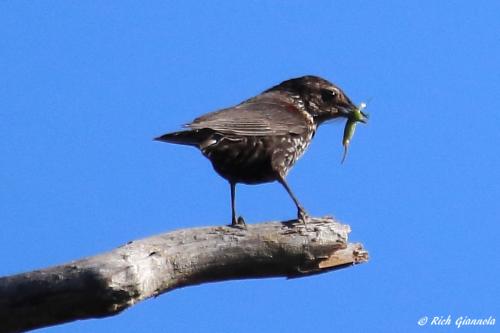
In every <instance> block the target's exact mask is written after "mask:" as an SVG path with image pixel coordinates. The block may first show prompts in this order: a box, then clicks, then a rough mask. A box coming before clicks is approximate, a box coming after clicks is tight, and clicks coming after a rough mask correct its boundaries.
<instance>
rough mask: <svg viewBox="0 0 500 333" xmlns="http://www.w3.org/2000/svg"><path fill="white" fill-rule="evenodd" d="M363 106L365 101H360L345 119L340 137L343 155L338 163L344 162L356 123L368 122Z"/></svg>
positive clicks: (364, 106)
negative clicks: (342, 135)
mask: <svg viewBox="0 0 500 333" xmlns="http://www.w3.org/2000/svg"><path fill="white" fill-rule="evenodd" d="M365 108H366V103H364V102H362V103H360V104H359V106H358V108H357V109H356V110H354V111H353V112H352V113H351V114H350V116H349V118H348V119H347V122H346V124H345V128H344V137H343V139H342V145H343V146H344V155H343V156H342V161H341V162H340V163H344V161H345V158H346V156H347V150H348V148H349V144H350V142H351V139H352V137H353V135H354V131H355V130H356V123H358V122H361V123H364V124H366V123H367V122H368V114H366V113H364V112H363V110H364V109H365Z"/></svg>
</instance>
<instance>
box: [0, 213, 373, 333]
mask: <svg viewBox="0 0 500 333" xmlns="http://www.w3.org/2000/svg"><path fill="white" fill-rule="evenodd" d="M349 232H350V228H349V226H347V225H342V224H339V223H337V222H335V221H334V220H333V219H331V218H315V219H311V221H310V222H309V223H308V224H307V226H304V225H303V224H302V223H297V222H296V221H289V222H270V223H262V224H254V225H249V226H248V229H247V230H241V229H238V228H233V227H226V226H222V227H205V228H192V229H183V230H178V231H173V232H169V233H165V234H161V235H157V236H153V237H149V238H146V239H142V240H137V241H133V242H129V243H127V244H126V245H123V246H121V247H119V248H116V249H114V250H112V251H110V252H107V253H103V254H100V255H96V256H93V257H89V258H84V259H81V260H77V261H73V262H70V263H67V264H64V265H60V266H56V267H51V268H47V269H43V270H37V271H33V272H28V273H23V274H18V275H14V276H8V277H2V278H0V332H18V331H25V330H29V329H35V328H40V327H44V326H49V325H55V324H59V323H64V322H68V321H72V320H77V319H85V318H96V317H105V316H111V315H115V314H118V313H119V312H121V311H122V310H124V309H126V308H128V307H129V306H132V305H134V304H135V303H137V302H140V301H142V300H144V299H147V298H149V297H152V296H157V295H159V294H162V293H165V292H168V291H170V290H173V289H176V288H180V287H185V286H189V285H195V284H200V283H206V282H214V281H224V280H230V279H245V278H265V277H273V276H284V277H302V276H306V275H310V274H317V273H322V272H326V271H329V270H333V269H338V268H343V267H347V266H351V265H353V264H356V263H361V262H365V261H367V260H368V253H367V252H366V251H365V250H364V249H363V247H362V245H361V244H352V243H347V235H348V233H349Z"/></svg>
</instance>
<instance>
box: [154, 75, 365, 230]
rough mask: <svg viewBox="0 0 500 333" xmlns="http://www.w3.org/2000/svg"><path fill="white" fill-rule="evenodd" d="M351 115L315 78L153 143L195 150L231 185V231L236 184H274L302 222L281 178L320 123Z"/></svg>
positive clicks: (335, 92) (340, 96) (336, 91)
mask: <svg viewBox="0 0 500 333" xmlns="http://www.w3.org/2000/svg"><path fill="white" fill-rule="evenodd" d="M356 110H357V107H356V106H355V105H354V104H353V103H352V102H351V100H350V99H349V98H348V97H347V96H346V95H345V94H344V92H343V91H342V90H341V89H340V88H339V87H337V86H335V85H334V84H332V83H330V82H328V81H327V80H325V79H322V78H320V77H317V76H303V77H299V78H295V79H290V80H287V81H284V82H282V83H280V84H278V85H277V86H274V87H272V88H271V89H268V90H266V91H264V92H263V93H261V94H260V95H258V96H256V97H252V98H250V99H248V100H246V101H244V102H242V103H241V104H238V105H236V106H233V107H230V108H227V109H222V110H219V111H215V112H211V113H208V114H205V115H203V116H201V117H198V118H196V119H195V120H193V122H191V123H189V124H186V125H185V127H187V128H188V129H187V130H184V131H179V132H174V133H168V134H165V135H162V136H160V137H157V138H155V140H158V141H165V142H170V143H176V144H183V145H189V146H194V147H197V148H198V149H200V150H201V152H202V153H203V155H205V156H206V157H207V158H208V159H209V160H210V161H211V162H212V165H213V167H214V169H215V171H217V173H218V174H219V175H221V176H222V177H224V178H225V179H227V180H228V181H229V184H230V186H231V208H232V225H233V226H237V225H244V220H243V219H242V218H241V217H240V218H238V219H236V209H235V202H234V201H235V191H236V184H237V183H244V184H260V183H267V182H272V181H278V182H279V183H281V184H282V185H283V187H284V188H285V189H286V191H287V192H288V194H289V195H290V197H291V198H292V199H293V201H294V203H295V205H296V206H297V209H298V219H299V220H302V221H305V220H306V218H307V214H306V212H305V210H304V208H303V207H302V205H301V204H300V203H299V201H298V200H297V198H296V197H295V195H294V194H293V193H292V191H291V189H290V187H289V186H288V184H287V182H286V180H285V177H286V175H287V173H288V171H289V170H290V168H291V167H292V166H293V164H294V163H295V161H297V159H298V158H299V157H300V156H301V155H302V154H303V153H304V151H305V150H306V148H307V146H308V145H309V143H310V142H311V140H312V138H313V136H314V134H315V132H316V128H317V127H318V126H319V125H320V124H322V123H323V122H325V121H327V120H330V119H333V118H338V117H344V118H349V119H351V118H352V115H353V114H354V113H355V111H356ZM364 116H365V115H364V114H363V117H364ZM364 120H366V119H362V120H361V121H364Z"/></svg>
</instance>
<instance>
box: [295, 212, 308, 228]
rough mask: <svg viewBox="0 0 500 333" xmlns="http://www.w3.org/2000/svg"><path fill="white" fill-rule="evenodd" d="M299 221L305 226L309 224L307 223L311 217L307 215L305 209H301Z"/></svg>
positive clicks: (298, 214) (298, 215) (298, 216)
mask: <svg viewBox="0 0 500 333" xmlns="http://www.w3.org/2000/svg"><path fill="white" fill-rule="evenodd" d="M297 220H298V221H300V222H302V223H304V225H306V224H307V221H308V220H309V215H307V213H306V211H305V210H304V209H303V208H302V209H299V211H298V213H297Z"/></svg>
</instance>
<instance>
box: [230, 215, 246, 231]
mask: <svg viewBox="0 0 500 333" xmlns="http://www.w3.org/2000/svg"><path fill="white" fill-rule="evenodd" d="M231 227H233V228H239V229H245V230H246V228H247V225H246V223H245V219H244V218H243V216H238V219H237V220H236V219H233V221H232V223H231Z"/></svg>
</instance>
